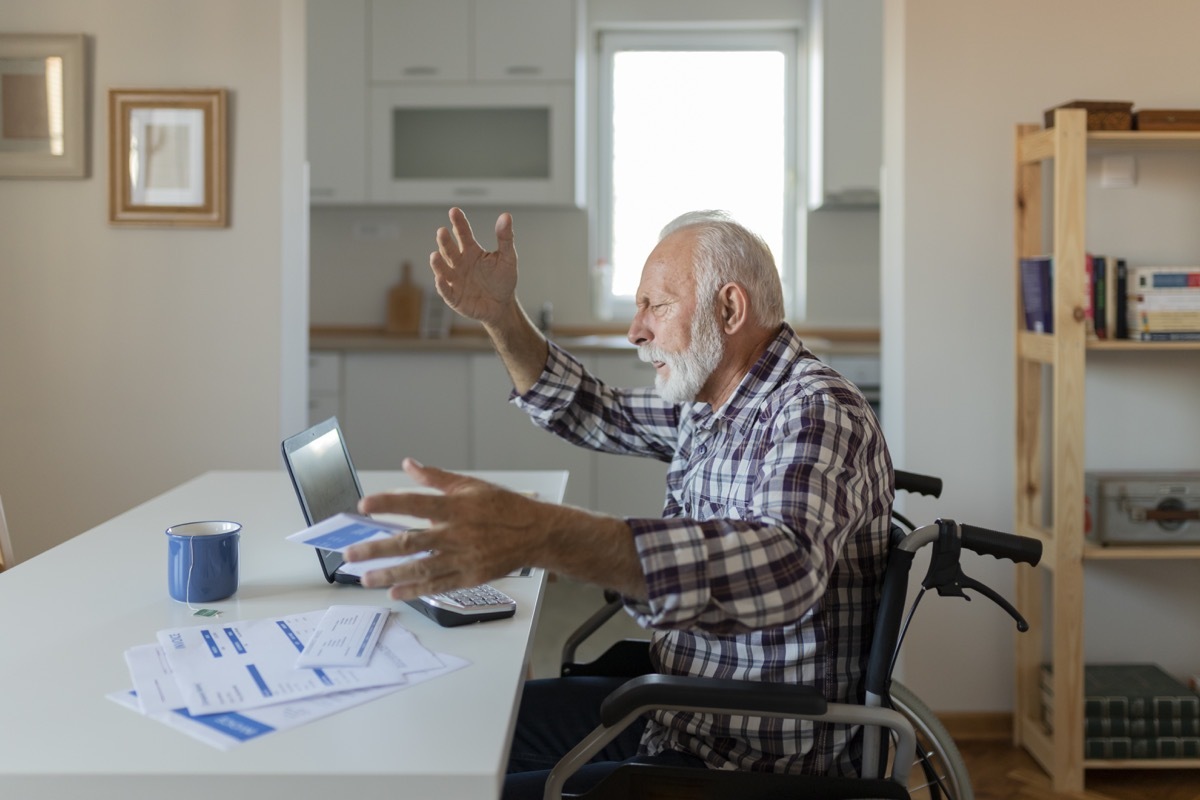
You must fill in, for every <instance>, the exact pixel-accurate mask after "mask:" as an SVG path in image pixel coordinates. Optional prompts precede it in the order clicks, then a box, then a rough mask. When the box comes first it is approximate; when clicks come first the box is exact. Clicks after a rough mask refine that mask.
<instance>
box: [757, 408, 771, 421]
mask: <svg viewBox="0 0 1200 800" xmlns="http://www.w3.org/2000/svg"><path fill="white" fill-rule="evenodd" d="M769 416H771V415H770V414H769V413H768V412H767V410H766V409H765V408H760V409H759V410H758V418H759V419H761V420H762V421H763V422H766V421H767V417H769Z"/></svg>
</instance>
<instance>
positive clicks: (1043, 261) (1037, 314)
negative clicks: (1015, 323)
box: [1020, 256, 1054, 333]
mask: <svg viewBox="0 0 1200 800" xmlns="http://www.w3.org/2000/svg"><path fill="white" fill-rule="evenodd" d="M1020 268H1021V306H1022V308H1023V309H1024V312H1025V329H1026V330H1030V331H1033V332H1035V333H1053V332H1054V297H1053V294H1052V293H1051V279H1050V259H1049V258H1048V257H1045V256H1034V257H1029V258H1022V259H1021V261H1020Z"/></svg>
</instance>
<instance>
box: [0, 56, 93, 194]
mask: <svg viewBox="0 0 1200 800" xmlns="http://www.w3.org/2000/svg"><path fill="white" fill-rule="evenodd" d="M84 52H85V51H84V36H83V34H81V33H78V34H30V33H0V178H84V177H87V118H86V116H85V112H84V95H85V93H86V87H85V82H84V74H85V70H84Z"/></svg>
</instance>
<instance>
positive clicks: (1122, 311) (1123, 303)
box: [1113, 258, 1129, 339]
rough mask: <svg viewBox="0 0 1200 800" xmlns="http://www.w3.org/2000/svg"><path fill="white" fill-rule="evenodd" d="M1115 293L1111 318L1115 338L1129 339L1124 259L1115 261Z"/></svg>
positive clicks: (1127, 280) (1127, 278) (1127, 273)
mask: <svg viewBox="0 0 1200 800" xmlns="http://www.w3.org/2000/svg"><path fill="white" fill-rule="evenodd" d="M1114 291H1115V293H1116V308H1115V309H1114V311H1113V316H1114V318H1115V320H1116V328H1115V330H1116V338H1118V339H1128V338H1129V316H1128V310H1127V308H1128V304H1129V265H1128V264H1127V263H1126V261H1125V259H1123V258H1118V259H1117V285H1116V288H1115V290H1114Z"/></svg>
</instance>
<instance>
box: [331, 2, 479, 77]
mask: <svg viewBox="0 0 1200 800" xmlns="http://www.w3.org/2000/svg"><path fill="white" fill-rule="evenodd" d="M331 5H332V4H331ZM339 5H340V3H339ZM470 23H471V14H470V0H371V25H370V42H371V80H373V81H413V80H417V81H465V80H468V79H469V78H470V77H471V75H470V72H469V58H470V52H469V51H470V47H471V28H470ZM360 42H361V39H360ZM360 46H361V45H360Z"/></svg>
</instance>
